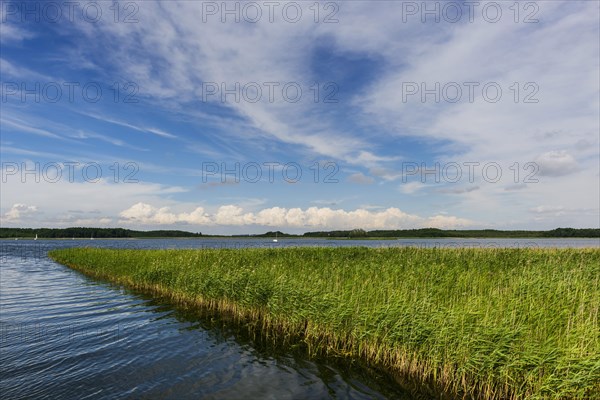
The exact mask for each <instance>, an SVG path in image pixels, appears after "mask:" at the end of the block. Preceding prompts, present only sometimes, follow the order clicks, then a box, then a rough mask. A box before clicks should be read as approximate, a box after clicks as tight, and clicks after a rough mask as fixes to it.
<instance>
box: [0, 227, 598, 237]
mask: <svg viewBox="0 0 600 400" xmlns="http://www.w3.org/2000/svg"><path fill="white" fill-rule="evenodd" d="M35 235H38V238H40V239H41V238H57V239H58V238H79V239H81V238H85V239H89V238H92V237H93V238H98V239H100V238H159V237H160V238H177V237H223V236H220V235H203V234H202V233H200V232H198V233H192V232H186V231H178V230H158V231H135V230H131V229H123V228H64V229H54V228H38V229H31V228H0V238H34V237H35ZM233 236H234V237H254V238H260V237H265V238H267V237H268V238H274V237H280V238H286V237H288V238H292V237H296V238H298V237H305V238H355V239H360V238H569V237H572V238H600V229H574V228H557V229H553V230H551V231H499V230H495V229H481V230H443V229H435V228H424V229H398V230H375V231H365V230H363V229H352V230H346V231H321V232H306V233H305V234H303V235H294V234H289V233H284V232H281V231H276V232H275V231H270V232H266V233H262V234H256V235H233Z"/></svg>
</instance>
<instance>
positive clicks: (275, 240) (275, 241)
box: [273, 232, 279, 243]
mask: <svg viewBox="0 0 600 400" xmlns="http://www.w3.org/2000/svg"><path fill="white" fill-rule="evenodd" d="M277 242H279V240H277V232H275V239H273V243H277Z"/></svg>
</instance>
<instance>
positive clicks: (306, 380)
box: [0, 239, 600, 399]
mask: <svg viewBox="0 0 600 400" xmlns="http://www.w3.org/2000/svg"><path fill="white" fill-rule="evenodd" d="M461 243H462V246H463V247H534V246H539V247H548V246H551V247H598V246H600V243H599V241H598V240H597V239H596V240H588V239H575V240H562V239H561V240H556V239H550V240H516V239H503V240H498V239H493V240H474V239H464V240H450V239H444V240H435V239H434V240H431V239H423V240H398V241H394V240H392V241H370V240H369V241H353V240H335V241H328V240H305V239H301V240H298V239H294V240H292V239H280V240H279V242H278V243H273V242H272V241H271V240H266V239H248V240H236V239H225V240H224V239H168V240H162V239H148V240H38V241H33V240H19V241H14V240H10V241H9V240H2V241H0V396H1V397H2V398H3V399H21V398H22V399H25V398H52V399H73V398H78V399H114V398H172V399H185V398H204V399H334V398H335V399H373V398H375V399H377V398H381V399H383V398H397V399H410V398H412V397H411V396H409V395H408V394H407V393H406V392H404V391H403V390H401V389H400V388H399V386H398V385H397V384H396V383H395V382H394V381H393V380H392V379H391V378H389V377H387V376H386V375H384V374H381V373H379V372H376V371H373V370H370V369H367V368H364V367H358V366H355V365H353V366H347V365H346V366H345V365H343V364H334V363H333V362H332V361H329V360H320V361H319V360H308V359H306V357H305V356H304V355H303V354H301V353H300V354H297V353H293V352H288V353H286V352H282V351H281V349H275V348H269V347H268V346H266V345H263V344H261V343H258V342H254V341H252V340H250V339H249V338H248V337H246V336H245V335H244V334H243V332H242V333H240V332H236V331H235V330H233V328H228V327H227V326H226V325H223V324H222V323H219V322H218V321H217V322H215V321H214V319H213V318H210V317H207V316H202V315H199V314H197V313H195V312H192V311H189V310H183V309H181V308H178V307H176V306H173V305H171V304H168V303H166V302H162V301H160V300H157V299H152V298H150V297H148V296H144V295H142V294H139V293H134V292H131V291H127V290H123V289H122V288H119V287H116V286H114V285H110V284H107V283H104V282H98V281H94V280H91V279H89V278H86V277H84V276H83V275H81V274H79V273H77V272H75V271H72V270H70V269H69V268H66V267H64V266H62V265H59V264H57V263H55V262H53V261H51V260H50V259H48V257H47V256H46V254H47V252H48V250H51V249H54V248H59V247H71V246H94V247H113V248H140V249H149V248H214V247H288V246H299V245H313V246H317V245H319V246H349V245H363V246H375V247H379V246H399V245H412V246H422V247H433V246H437V247H457V246H459V245H460V244H461Z"/></svg>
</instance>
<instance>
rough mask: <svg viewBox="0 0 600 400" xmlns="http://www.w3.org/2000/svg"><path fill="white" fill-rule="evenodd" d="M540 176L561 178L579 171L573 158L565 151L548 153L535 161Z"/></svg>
mask: <svg viewBox="0 0 600 400" xmlns="http://www.w3.org/2000/svg"><path fill="white" fill-rule="evenodd" d="M535 161H536V164H537V165H538V167H539V169H540V175H542V176H563V175H569V174H571V173H573V172H576V171H578V170H579V165H578V164H577V161H575V159H574V158H573V156H572V155H571V154H569V153H567V152H566V151H564V150H563V151H549V152H547V153H544V154H542V155H541V156H539V157H538V158H537V159H536V160H535Z"/></svg>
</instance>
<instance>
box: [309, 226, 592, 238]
mask: <svg viewBox="0 0 600 400" xmlns="http://www.w3.org/2000/svg"><path fill="white" fill-rule="evenodd" d="M304 236H305V237H329V238H343V237H345V238H348V237H349V238H369V237H372V238H376V237H379V238H387V237H395V238H396V237H397V238H444V237H448V238H553V237H557V238H558V237H560V238H568V237H574V238H575V237H578V238H596V237H598V238H600V229H574V228H557V229H553V230H551V231H499V230H495V229H481V230H442V229H435V228H425V229H400V230H375V231H365V230H362V229H353V230H349V231H329V232H307V233H305V234H304Z"/></svg>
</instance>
